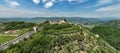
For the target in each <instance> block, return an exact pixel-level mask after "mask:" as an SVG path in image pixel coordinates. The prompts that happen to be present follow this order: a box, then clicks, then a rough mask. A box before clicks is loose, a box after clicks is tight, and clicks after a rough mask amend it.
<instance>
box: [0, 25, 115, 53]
mask: <svg viewBox="0 0 120 53" xmlns="http://www.w3.org/2000/svg"><path fill="white" fill-rule="evenodd" d="M79 52H80V53H117V50H116V49H114V48H113V47H112V46H110V45H109V44H108V43H107V42H105V41H104V40H103V39H102V38H101V37H99V35H95V34H93V33H91V32H90V31H88V30H87V29H85V28H81V27H79V26H76V25H74V24H68V23H65V24H54V25H50V24H46V25H45V26H44V29H43V30H42V31H40V32H39V33H37V34H34V36H31V37H29V38H28V39H24V41H21V42H20V43H18V44H15V45H11V46H10V47H9V48H7V49H6V50H3V51H1V52H0V53H79Z"/></svg>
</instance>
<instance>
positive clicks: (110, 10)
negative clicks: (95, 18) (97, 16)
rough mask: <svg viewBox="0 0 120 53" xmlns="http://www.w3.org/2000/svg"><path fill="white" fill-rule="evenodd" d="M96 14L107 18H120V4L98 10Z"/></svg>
mask: <svg viewBox="0 0 120 53" xmlns="http://www.w3.org/2000/svg"><path fill="white" fill-rule="evenodd" d="M96 12H99V13H101V14H103V15H105V16H111V17H120V4H115V5H111V6H107V7H103V8H100V9H97V10H96Z"/></svg>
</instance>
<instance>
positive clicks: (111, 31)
mask: <svg viewBox="0 0 120 53" xmlns="http://www.w3.org/2000/svg"><path fill="white" fill-rule="evenodd" d="M91 31H92V32H93V33H95V34H99V35H100V37H101V38H103V39H104V40H105V41H107V42H108V43H109V44H110V45H112V46H113V47H115V48H116V49H118V50H120V28H115V27H110V26H96V27H94V28H93V29H92V30H91Z"/></svg>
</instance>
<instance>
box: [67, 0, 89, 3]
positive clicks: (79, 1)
mask: <svg viewBox="0 0 120 53" xmlns="http://www.w3.org/2000/svg"><path fill="white" fill-rule="evenodd" d="M74 1H77V2H78V3H84V2H86V1H88V0H68V2H74Z"/></svg>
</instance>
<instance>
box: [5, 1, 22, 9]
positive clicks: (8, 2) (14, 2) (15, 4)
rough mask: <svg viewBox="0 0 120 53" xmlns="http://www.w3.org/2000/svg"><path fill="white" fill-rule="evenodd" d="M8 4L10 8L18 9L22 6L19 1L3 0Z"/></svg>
mask: <svg viewBox="0 0 120 53" xmlns="http://www.w3.org/2000/svg"><path fill="white" fill-rule="evenodd" d="M3 1H5V2H6V3H7V5H8V6H9V7H18V6H20V4H19V3H18V2H17V1H14V0H3Z"/></svg>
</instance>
